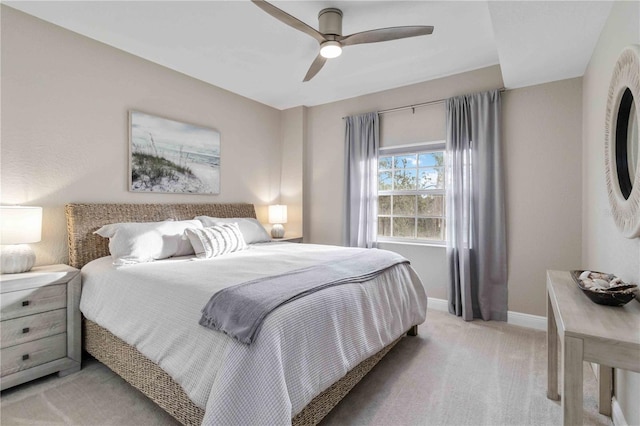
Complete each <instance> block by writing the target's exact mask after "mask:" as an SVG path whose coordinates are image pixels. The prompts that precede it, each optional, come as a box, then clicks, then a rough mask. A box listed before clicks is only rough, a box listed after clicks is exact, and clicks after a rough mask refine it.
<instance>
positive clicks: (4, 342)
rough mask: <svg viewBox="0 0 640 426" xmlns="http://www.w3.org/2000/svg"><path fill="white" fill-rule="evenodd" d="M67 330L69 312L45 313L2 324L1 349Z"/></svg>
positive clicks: (0, 332) (62, 310) (63, 310)
mask: <svg viewBox="0 0 640 426" xmlns="http://www.w3.org/2000/svg"><path fill="white" fill-rule="evenodd" d="M66 330H67V310H66V309H57V310H55V311H49V312H43V313H41V314H35V315H29V316H26V317H20V318H15V319H12V320H8V321H2V322H0V348H7V347H9V346H15V345H19V344H21V343H26V342H30V341H32V340H36V339H42V338H43V337H47V336H53V335H54V334H60V333H64V332H65V331H66Z"/></svg>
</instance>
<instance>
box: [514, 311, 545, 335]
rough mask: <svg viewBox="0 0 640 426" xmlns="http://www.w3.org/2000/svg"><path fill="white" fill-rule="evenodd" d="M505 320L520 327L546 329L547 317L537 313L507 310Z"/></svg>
mask: <svg viewBox="0 0 640 426" xmlns="http://www.w3.org/2000/svg"><path fill="white" fill-rule="evenodd" d="M507 322H508V323H509V324H513V325H519V326H520V327H526V328H533V329H534V330H542V331H546V330H547V318H546V317H541V316H539V315H531V314H523V313H521V312H513V311H509V312H507Z"/></svg>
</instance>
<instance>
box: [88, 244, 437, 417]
mask: <svg viewBox="0 0 640 426" xmlns="http://www.w3.org/2000/svg"><path fill="white" fill-rule="evenodd" d="M330 249H331V250H335V249H340V250H349V249H347V248H338V247H333V246H320V245H311V244H286V243H275V244H259V245H252V246H251V247H250V249H249V250H246V251H241V252H236V253H232V254H229V255H225V256H221V257H218V258H214V259H209V260H195V259H194V258H189V257H183V258H173V259H167V260H163V261H157V262H153V263H143V264H137V265H129V266H122V267H115V266H113V265H112V260H111V258H110V257H104V258H101V259H97V260H94V261H93V262H90V263H89V264H87V265H86V266H85V267H84V268H83V269H82V281H83V291H82V298H81V302H80V309H81V311H82V313H83V314H84V315H85V316H86V317H87V318H88V319H90V320H91V321H93V322H95V323H97V324H99V325H101V326H102V327H105V328H107V329H108V330H109V331H111V332H112V333H113V334H114V335H116V336H117V337H119V338H121V339H122V340H124V341H125V342H127V343H128V344H130V345H132V346H134V347H136V348H137V349H138V350H139V351H140V352H141V353H142V354H144V355H145V356H146V357H147V358H149V359H151V360H152V361H154V362H155V363H156V364H158V365H160V367H162V369H163V370H165V371H166V372H167V373H168V374H169V375H170V376H171V377H172V378H173V379H174V380H175V381H176V382H177V383H179V384H180V385H181V386H182V387H183V388H184V390H185V392H186V393H187V395H189V397H190V398H191V399H192V400H193V402H194V403H195V404H196V405H198V406H199V407H201V408H204V409H205V417H204V421H203V424H205V425H214V424H215V425H240V424H242V425H265V424H269V425H280V424H290V422H291V418H292V417H293V416H294V415H295V414H297V413H298V412H300V411H301V410H302V409H303V408H304V406H305V405H307V404H308V403H309V402H310V401H311V399H313V398H314V397H315V396H316V395H318V394H319V393H321V392H322V391H323V390H325V389H326V388H327V387H329V386H330V385H331V384H332V383H333V382H335V381H336V380H338V379H339V378H341V377H342V376H344V375H345V374H346V373H347V372H348V371H349V370H350V369H352V368H353V367H355V366H356V365H357V364H358V363H360V362H361V361H363V360H364V359H366V358H368V357H369V356H371V355H373V354H374V353H376V352H377V351H379V350H380V349H382V348H383V347H384V346H386V345H387V344H389V343H391V342H392V341H393V340H395V339H396V338H397V337H399V336H400V335H401V334H402V333H403V332H404V331H406V330H407V329H409V328H410V327H411V326H412V325H414V324H420V323H422V322H423V321H424V319H425V314H426V304H427V298H426V295H425V292H424V289H423V287H422V284H421V283H420V280H419V279H418V278H417V276H416V274H415V272H414V271H413V269H412V268H411V267H410V266H408V265H397V266H396V267H393V268H392V269H390V270H388V271H386V272H384V273H383V274H382V275H380V276H379V277H377V278H376V279H374V280H372V281H369V282H365V283H361V284H347V285H341V286H337V287H332V288H329V289H325V290H322V291H319V292H316V293H313V294H311V295H310V296H308V297H304V298H301V299H298V300H296V301H294V302H292V303H290V304H288V305H285V306H282V307H280V308H278V309H277V310H276V311H274V312H273V313H272V314H270V315H269V316H268V317H267V318H266V320H265V322H264V325H263V327H262V330H261V331H260V334H259V335H258V337H257V340H256V341H255V342H254V343H253V344H252V345H250V346H249V345H245V344H242V343H240V342H238V341H236V340H234V339H232V338H231V337H229V336H227V335H225V334H223V333H220V332H216V331H213V330H210V329H207V328H205V327H202V326H200V325H199V324H198V320H199V319H200V316H201V310H202V308H203V307H204V305H205V304H206V303H207V301H208V300H209V298H210V297H211V296H212V295H213V294H214V293H215V292H216V291H218V290H220V289H221V288H224V287H227V286H230V285H234V284H238V283H241V282H244V281H248V280H250V279H255V278H257V277H260V276H264V275H269V274H274V273H282V272H286V271H290V270H294V269H298V268H302V267H307V266H310V265H311V264H312V263H313V258H314V254H316V253H320V252H323V251H326V250H330Z"/></svg>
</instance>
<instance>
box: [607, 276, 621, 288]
mask: <svg viewBox="0 0 640 426" xmlns="http://www.w3.org/2000/svg"><path fill="white" fill-rule="evenodd" d="M623 284H624V282H622V279H620V278H614V279H612V280H611V281H609V287H615V286H617V285H623Z"/></svg>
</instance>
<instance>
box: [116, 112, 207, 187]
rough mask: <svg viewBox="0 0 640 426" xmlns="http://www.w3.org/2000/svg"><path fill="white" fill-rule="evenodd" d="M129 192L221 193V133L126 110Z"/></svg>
mask: <svg viewBox="0 0 640 426" xmlns="http://www.w3.org/2000/svg"><path fill="white" fill-rule="evenodd" d="M129 191H131V192H146V193H172V194H202V195H217V194H219V193H220V132H218V131H217V130H216V129H214V128H210V127H204V126H199V125H195V124H191V123H185V122H182V121H177V120H172V119H169V118H164V117H160V116H157V115H152V114H148V113H145V112H141V111H136V110H130V111H129Z"/></svg>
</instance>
